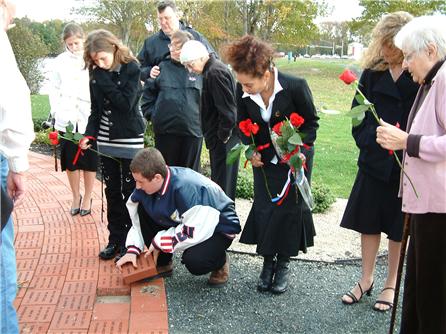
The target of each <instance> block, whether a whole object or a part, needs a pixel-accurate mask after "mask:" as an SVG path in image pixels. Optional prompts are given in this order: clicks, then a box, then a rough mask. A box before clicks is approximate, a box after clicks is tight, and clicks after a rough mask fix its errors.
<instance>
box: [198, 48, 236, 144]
mask: <svg viewBox="0 0 446 334" xmlns="http://www.w3.org/2000/svg"><path fill="white" fill-rule="evenodd" d="M202 75H203V92H202V94H201V125H202V128H203V134H204V139H205V141H206V146H207V148H208V149H209V150H212V149H213V148H214V147H215V145H216V143H217V141H218V140H220V141H222V142H224V141H225V140H227V139H228V138H229V137H230V136H231V134H232V132H233V131H234V128H235V127H236V122H237V103H236V98H235V80H234V77H233V76H232V74H231V72H230V71H229V69H228V67H227V66H226V65H225V64H223V63H222V62H221V61H220V60H218V59H216V58H215V57H214V56H213V55H211V56H210V57H209V60H208V62H207V63H206V65H205V66H204V68H203V73H202ZM234 132H236V130H235V131H234Z"/></svg>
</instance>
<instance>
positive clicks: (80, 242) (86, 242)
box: [71, 238, 99, 249]
mask: <svg viewBox="0 0 446 334" xmlns="http://www.w3.org/2000/svg"><path fill="white" fill-rule="evenodd" d="M71 246H72V247H73V249H76V248H81V247H94V248H96V249H99V242H98V239H96V238H95V239H76V238H73V242H72V243H71Z"/></svg>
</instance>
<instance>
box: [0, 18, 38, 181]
mask: <svg viewBox="0 0 446 334" xmlns="http://www.w3.org/2000/svg"><path fill="white" fill-rule="evenodd" d="M0 23H1V20H0ZM24 43H25V42H24ZM0 73H1V77H0V153H1V154H3V155H4V156H5V157H6V158H7V159H8V163H9V169H10V170H12V171H13V172H23V171H25V170H27V169H28V168H29V164H28V149H29V146H30V145H31V142H32V141H33V140H34V127H33V121H32V113H31V98H30V92H29V88H28V86H27V84H26V81H25V79H24V78H23V75H22V74H21V73H20V71H19V68H18V67H17V62H16V59H15V56H14V53H13V51H12V48H11V44H10V43H9V39H8V36H7V35H6V32H5V31H4V30H3V29H0Z"/></svg>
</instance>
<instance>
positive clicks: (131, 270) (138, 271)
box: [122, 255, 157, 284]
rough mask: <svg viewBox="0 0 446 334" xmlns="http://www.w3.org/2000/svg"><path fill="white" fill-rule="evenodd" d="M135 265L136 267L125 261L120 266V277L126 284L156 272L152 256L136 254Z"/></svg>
mask: <svg viewBox="0 0 446 334" xmlns="http://www.w3.org/2000/svg"><path fill="white" fill-rule="evenodd" d="M136 265H137V268H135V267H133V265H132V264H131V263H126V264H125V265H123V266H122V278H123V280H124V282H125V283H126V284H130V283H133V282H137V281H140V280H142V279H144V278H147V277H152V276H154V275H156V274H157V271H156V266H155V263H154V262H153V257H152V256H148V257H146V256H144V255H140V256H138V258H137V260H136Z"/></svg>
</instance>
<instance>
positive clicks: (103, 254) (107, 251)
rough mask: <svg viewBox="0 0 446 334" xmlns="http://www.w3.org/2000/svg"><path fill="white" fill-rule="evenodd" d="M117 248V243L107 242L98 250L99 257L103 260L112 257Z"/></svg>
mask: <svg viewBox="0 0 446 334" xmlns="http://www.w3.org/2000/svg"><path fill="white" fill-rule="evenodd" d="M117 250H118V245H115V244H108V245H107V247H105V248H104V249H103V250H101V251H100V252H99V257H100V258H101V259H103V260H110V259H113V257H114V256H115V254H116V252H117Z"/></svg>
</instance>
